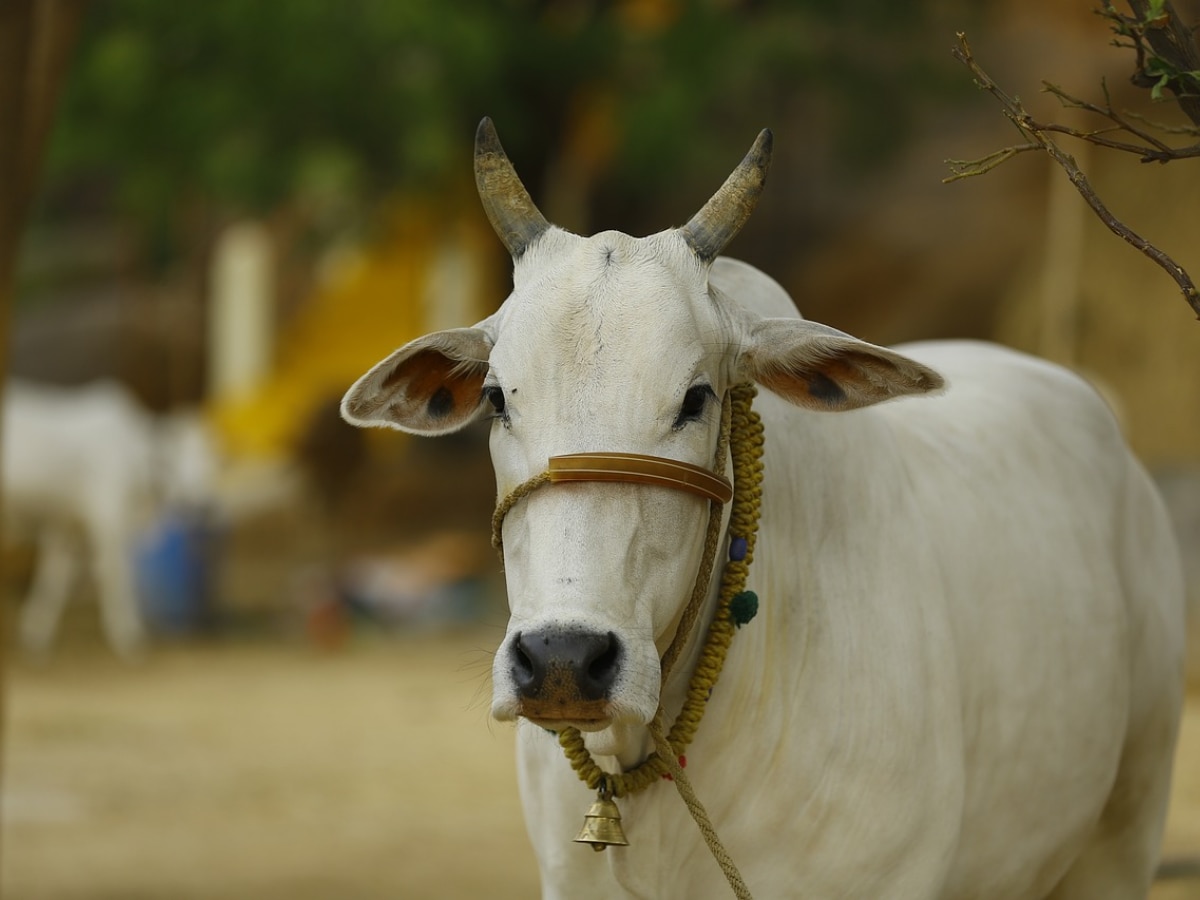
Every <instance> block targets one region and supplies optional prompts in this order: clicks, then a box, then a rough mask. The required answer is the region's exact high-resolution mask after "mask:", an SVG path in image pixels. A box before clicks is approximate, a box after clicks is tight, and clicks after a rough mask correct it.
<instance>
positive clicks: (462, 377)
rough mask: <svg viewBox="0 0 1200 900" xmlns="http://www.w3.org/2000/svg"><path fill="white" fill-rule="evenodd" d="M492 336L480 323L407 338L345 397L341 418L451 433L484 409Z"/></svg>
mask: <svg viewBox="0 0 1200 900" xmlns="http://www.w3.org/2000/svg"><path fill="white" fill-rule="evenodd" d="M491 352H492V339H491V337H490V336H489V335H488V333H487V332H486V331H484V330H483V329H482V328H454V329H451V330H449V331H438V332H434V333H433V334H427V335H425V337H422V338H417V339H416V340H415V341H413V342H411V343H409V344H405V345H404V346H403V347H401V348H400V349H399V350H397V351H396V352H395V353H393V354H392V355H391V356H389V357H388V358H387V359H385V360H383V362H381V363H379V364H378V365H376V366H375V367H374V368H373V369H371V371H369V372H368V373H367V374H366V375H364V376H363V377H362V378H360V379H358V381H356V382H355V383H354V386H353V387H352V388H350V390H349V391H347V392H346V396H345V397H344V398H343V399H342V418H344V419H345V420H346V421H347V422H349V423H350V424H351V425H358V426H360V427H366V426H383V427H386V428H396V429H398V430H400V431H406V432H408V433H410V434H422V435H437V434H449V433H450V432H452V431H458V430H459V429H460V428H462V427H464V426H465V425H467V424H468V423H469V422H471V421H472V420H474V419H475V418H476V417H477V416H479V415H480V413H481V412H482V411H483V408H484V406H483V379H484V376H486V375H487V371H488V356H489V355H490V354H491Z"/></svg>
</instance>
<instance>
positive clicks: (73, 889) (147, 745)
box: [0, 627, 1200, 900]
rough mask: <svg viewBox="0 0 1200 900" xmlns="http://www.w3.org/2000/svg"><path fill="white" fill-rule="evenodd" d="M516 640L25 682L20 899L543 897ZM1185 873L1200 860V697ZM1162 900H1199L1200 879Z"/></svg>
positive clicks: (15, 714)
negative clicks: (508, 645)
mask: <svg viewBox="0 0 1200 900" xmlns="http://www.w3.org/2000/svg"><path fill="white" fill-rule="evenodd" d="M499 637H500V631H499V629H498V627H494V628H478V627H476V628H472V629H470V630H464V631H456V632H453V633H441V634H424V635H411V636H406V637H394V636H393V637H383V636H366V637H362V636H360V637H358V638H356V639H355V640H353V641H352V642H351V643H350V644H349V645H348V646H347V647H345V648H344V649H342V650H341V651H339V652H336V653H331V652H320V651H317V650H315V649H313V648H312V647H311V646H308V645H305V644H303V643H302V642H300V641H291V642H286V641H284V642H280V641H274V642H266V641H264V640H261V639H256V640H241V641H235V642H225V643H220V644H215V643H214V644H211V645H189V646H180V647H174V648H168V649H162V650H157V651H155V652H154V653H153V655H152V656H151V657H150V658H149V659H148V660H146V661H145V662H144V663H143V664H141V665H139V666H136V667H128V666H124V665H121V664H119V663H117V662H115V661H114V660H112V659H111V658H110V657H108V656H107V655H105V654H104V653H103V651H102V650H100V649H99V648H96V649H95V650H93V651H78V652H72V653H70V654H60V655H59V656H58V657H56V658H55V659H54V660H52V662H51V663H49V664H48V665H42V666H32V665H30V664H28V663H19V664H15V665H13V666H12V668H11V669H10V672H11V684H10V713H11V715H10V720H9V722H10V724H9V735H8V744H7V775H6V781H5V784H4V803H3V844H2V854H3V858H2V868H0V872H2V877H0V887H2V888H3V896H4V898H6V900H84V898H87V900H109V898H111V900H118V898H120V900H143V898H145V900H149V898H206V900H208V898H250V897H253V898H256V900H275V898H279V900H283V898H288V900H306V898H321V900H327V898H334V897H336V898H362V900H370V898H384V897H386V898H447V900H454V898H467V897H471V898H475V897H488V898H495V900H504V898H529V897H536V896H537V878H536V874H535V869H534V863H533V857H532V853H531V851H530V849H529V846H528V844H527V841H526V837H525V832H524V827H523V825H522V820H521V814H520V810H519V806H518V801H517V791H516V783H515V775H514V769H513V746H512V745H513V740H512V738H513V731H512V729H511V728H509V727H504V726H499V725H496V724H494V723H490V722H489V720H488V716H487V699H488V698H487V683H488V681H487V671H488V669H489V667H490V660H491V649H492V647H493V646H494V645H495V643H496V642H497V641H498V639H499ZM1179 759H1180V766H1179V770H1178V777H1177V780H1176V790H1175V802H1174V806H1173V809H1172V812H1171V817H1170V822H1169V826H1168V835H1167V840H1166V852H1167V855H1168V857H1184V856H1186V857H1192V858H1196V857H1200V696H1198V695H1195V694H1193V696H1192V698H1191V701H1190V703H1189V707H1188V715H1187V721H1186V723H1185V726H1184V732H1183V739H1182V744H1181V746H1180V751H1179ZM1152 896H1153V898H1154V900H1184V898H1200V880H1192V881H1173V882H1169V883H1164V884H1162V885H1160V886H1159V887H1156V889H1155V892H1154V894H1153V895H1152Z"/></svg>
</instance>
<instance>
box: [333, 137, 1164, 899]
mask: <svg viewBox="0 0 1200 900" xmlns="http://www.w3.org/2000/svg"><path fill="white" fill-rule="evenodd" d="M485 137H486V136H485ZM485 149H486V147H485ZM756 149H758V145H756ZM484 156H485V159H484V163H483V164H482V166H483V171H484V173H485V175H486V174H487V173H488V171H489V170H488V169H487V166H488V161H487V159H486V154H484ZM752 156H753V151H752ZM477 158H478V157H477ZM747 160H748V161H750V160H751V156H748V157H747ZM748 164H749V162H744V163H743V167H742V168H740V169H739V172H738V173H735V175H734V176H731V180H730V183H727V185H726V189H723V194H719V195H718V198H714V201H712V202H710V204H709V206H707V207H705V210H703V211H702V213H701V214H699V215H698V217H697V219H694V220H693V222H690V223H689V224H688V225H687V226H685V227H684V228H683V229H679V230H676V231H671V232H664V233H662V234H659V235H653V236H651V237H648V238H643V239H633V238H629V237H627V236H625V235H620V234H617V233H606V234H601V235H596V236H594V237H592V238H579V237H576V236H574V235H568V234H566V233H564V232H561V231H559V230H557V229H553V228H550V227H548V226H545V223H544V221H542V222H538V221H534V222H533V223H532V224H530V222H529V221H527V220H525V219H520V220H518V221H516V222H513V221H510V220H509V219H508V218H506V216H507V215H508V213H507V212H505V211H504V210H503V209H502V210H500V211H499V212H497V211H496V209H495V208H492V207H489V215H490V216H492V218H493V224H495V225H496V226H497V232H498V233H499V234H500V235H501V237H502V238H504V239H505V242H506V243H507V244H508V245H509V248H510V250H512V252H513V255H514V258H515V259H516V261H517V262H516V267H515V274H514V292H513V295H512V296H511V297H510V298H509V300H508V301H507V302H506V303H505V305H504V306H503V307H502V308H501V310H500V312H499V313H497V315H496V316H494V317H492V318H491V319H489V320H487V321H485V322H483V323H480V325H478V326H476V327H475V328H473V329H461V330H459V331H457V332H445V333H441V334H438V335H432V336H429V337H427V338H424V339H420V340H419V341H417V342H414V343H413V344H411V345H408V346H407V347H405V348H402V349H401V350H399V351H397V353H396V354H394V355H393V356H392V357H390V358H389V359H388V360H385V361H384V362H383V363H381V364H380V365H379V366H377V367H376V368H375V369H374V370H372V372H370V373H368V375H366V376H364V378H363V379H361V380H360V382H359V384H358V385H356V386H355V388H354V389H353V390H352V391H351V393H350V394H349V395H348V396H347V401H346V405H345V407H344V409H345V411H346V414H347V417H348V418H350V419H351V420H352V421H355V422H358V423H360V424H385V425H390V426H392V427H400V428H403V429H405V430H409V431H414V432H418V433H438V432H442V431H447V430H452V429H453V428H455V427H460V426H461V424H464V423H465V422H466V421H468V420H469V419H470V418H472V417H473V416H474V415H476V414H477V413H478V410H479V406H480V404H481V403H482V401H481V399H480V392H482V397H484V398H486V401H487V402H488V403H490V404H491V406H492V407H493V408H494V410H495V412H496V415H497V417H498V420H499V422H498V424H497V425H496V426H495V428H494V430H493V437H492V456H493V461H494V463H495V466H496V474H497V483H498V487H499V493H500V496H501V497H502V498H504V497H506V496H507V495H509V494H510V492H512V491H514V489H518V488H519V486H520V485H522V483H523V482H525V481H526V480H527V479H529V478H531V477H532V476H536V475H537V473H538V472H539V471H541V470H542V469H544V468H545V460H546V457H547V456H551V455H557V454H564V453H576V452H581V451H595V450H609V451H628V452H635V453H642V454H648V455H653V456H658V457H669V458H672V459H677V460H681V461H687V462H690V463H692V464H697V465H702V464H705V463H707V462H708V461H710V460H711V456H712V452H713V448H714V447H715V446H716V434H717V430H718V422H719V416H717V415H715V412H714V411H715V398H716V397H719V396H721V395H722V393H723V392H724V390H725V389H726V388H727V387H728V386H729V385H730V384H733V383H737V382H739V381H743V380H754V381H757V382H759V384H760V385H762V386H764V387H766V388H768V391H764V392H761V393H760V395H759V398H758V399H757V400H756V402H755V408H756V409H757V410H758V411H759V412H760V413H761V415H762V417H763V420H764V424H765V435H766V437H765V440H766V446H765V457H764V462H765V480H764V483H763V507H762V521H761V527H760V530H759V536H758V546H757V552H756V556H755V561H754V565H753V568H752V569H751V572H750V581H749V586H750V587H751V588H753V589H754V590H755V591H756V592H757V593H758V596H759V598H760V612H759V615H758V617H757V618H756V619H754V620H753V621H751V622H750V623H749V624H748V625H746V626H745V627H743V628H742V629H741V630H740V631H739V632H738V633H737V635H736V638H735V639H734V642H733V645H732V648H731V650H730V652H729V657H728V659H727V661H726V664H725V669H724V672H723V674H722V675H721V678H720V681H719V682H718V684H717V685H716V688H715V690H714V692H713V693H712V696H711V699H710V700H709V701H708V703H707V706H706V710H705V718H704V721H703V722H702V724H701V725H700V728H699V731H698V733H697V736H696V738H695V740H694V742H693V743H692V745H691V746H690V747H689V748H688V749H687V752H686V756H687V770H686V771H687V773H688V775H689V776H690V779H691V781H692V784H693V785H694V787H695V789H696V792H697V794H698V796H699V798H700V799H701V801H702V802H703V803H704V804H705V806H706V807H707V809H708V812H709V814H710V816H711V818H712V821H713V823H714V824H715V826H716V828H717V831H718V832H719V834H720V836H721V838H722V840H723V841H724V843H725V845H726V847H727V848H728V850H729V853H730V855H731V857H732V859H733V861H734V863H735V864H736V865H737V866H738V867H739V869H740V870H741V873H742V875H743V876H744V878H745V880H746V883H747V884H748V885H749V887H750V889H751V890H752V891H753V892H754V893H755V895H756V896H758V897H761V898H776V897H797V898H810V897H813V898H816V897H846V898H860V897H863V898H866V897H870V898H875V897H880V898H883V897H886V898H889V900H891V898H897V900H906V898H912V900H934V898H947V900H950V898H964V900H965V898H968V897H970V898H980V900H1000V898H1030V900H1034V898H1043V897H1053V898H1056V900H1063V898H1091V900H1103V898H1113V900H1116V898H1128V897H1135V896H1142V895H1144V894H1145V891H1146V889H1147V886H1148V883H1149V880H1150V878H1151V876H1152V872H1153V869H1154V865H1155V862H1156V859H1157V853H1158V844H1159V839H1160V836H1161V830H1162V824H1163V818H1164V814H1165V807H1166V801H1167V794H1168V789H1169V781H1170V769H1171V756H1172V752H1173V745H1174V738H1175V734H1176V729H1177V726H1178V717H1179V708H1180V703H1181V669H1182V633H1183V628H1182V617H1183V612H1182V609H1183V601H1182V593H1183V590H1182V581H1181V577H1180V573H1179V561H1178V556H1177V551H1176V548H1175V546H1174V539H1173V535H1172V533H1171V529H1170V526H1169V524H1168V520H1167V518H1166V515H1165V513H1164V510H1163V508H1162V505H1161V503H1160V502H1159V500H1158V498H1157V496H1156V495H1155V493H1154V490H1153V488H1152V486H1151V484H1150V482H1149V480H1148V478H1147V476H1146V475H1145V473H1144V472H1143V470H1142V469H1141V468H1140V466H1139V465H1138V464H1137V462H1136V461H1135V460H1134V459H1133V457H1132V456H1131V454H1130V452H1129V451H1128V449H1127V448H1126V446H1125V444H1124V442H1123V440H1122V439H1121V437H1120V434H1119V431H1118V428H1117V425H1116V423H1115V422H1114V420H1113V417H1112V416H1111V414H1110V413H1109V411H1108V410H1107V408H1106V407H1105V406H1104V404H1103V402H1102V401H1101V400H1100V399H1099V397H1098V396H1097V395H1096V394H1095V392H1094V391H1092V390H1091V389H1090V388H1088V387H1087V386H1086V385H1085V384H1084V383H1083V382H1082V381H1080V380H1079V379H1077V378H1075V377H1074V376H1072V375H1070V374H1068V373H1066V372H1065V371H1063V370H1061V369H1058V368H1056V367H1053V366H1050V365H1047V364H1045V363H1042V362H1038V361H1036V360H1033V359H1031V358H1028V357H1025V356H1021V355H1018V354H1015V353H1012V352H1010V351H1006V350H1002V349H1000V348H997V347H993V346H990V345H984V344H978V343H966V342H962V343H930V344H918V345H912V346H909V347H905V348H900V351H901V352H900V353H896V352H892V351H888V350H885V349H883V348H877V347H872V346H870V345H866V344H863V343H861V342H858V341H855V340H854V339H852V338H849V337H848V336H846V335H842V334H840V333H838V332H834V331H832V330H831V329H827V328H824V327H823V326H820V325H816V324H813V323H806V322H803V321H802V320H800V319H799V318H798V317H797V316H796V314H795V312H794V306H793V304H792V303H791V301H790V299H789V298H788V297H787V295H786V294H785V293H784V292H783V291H782V289H781V288H779V286H778V285H776V284H775V283H774V282H773V281H771V280H770V279H769V278H768V277H767V276H765V275H763V274H761V273H759V272H757V271H756V270H754V269H752V268H751V267H749V266H745V265H743V264H740V263H735V262H732V261H727V260H717V261H716V262H713V263H710V262H709V261H708V260H710V259H711V258H712V255H715V252H712V255H709V254H710V252H711V251H713V248H714V247H715V248H716V249H719V247H720V246H722V245H723V241H725V240H727V239H728V235H727V234H720V235H718V238H717V239H712V236H711V234H710V232H711V231H712V228H713V226H712V223H711V221H710V220H709V217H708V213H709V212H710V211H711V208H712V207H713V205H714V203H716V201H717V200H718V199H719V198H721V197H722V196H725V197H726V199H728V197H734V198H735V200H734V201H731V202H734V203H744V200H743V199H739V198H743V197H744V196H745V195H746V194H747V193H748V192H750V190H751V189H752V188H753V187H754V185H753V184H751V185H750V188H747V187H746V185H747V183H748V181H747V179H751V180H752V176H753V174H754V173H753V172H752V173H751V175H746V174H745V173H744V172H743V170H744V169H746V167H747V166H748ZM477 165H478V164H477ZM752 168H753V167H752ZM739 173H742V180H741V181H740V182H739V183H737V184H734V189H733V190H732V191H730V190H727V189H728V188H729V185H730V184H732V183H734V182H735V179H737V178H738V177H739ZM487 183H488V182H487V179H486V178H482V177H481V179H480V184H481V192H483V193H484V196H485V205H487V204H488V198H487V190H488V188H487V187H486V184H487ZM518 199H520V198H519V197H518ZM525 200H526V201H527V197H526V198H525ZM723 202H724V201H723ZM512 205H513V206H514V207H516V208H521V207H523V205H524V201H522V202H521V203H518V202H515V201H514V203H513V204H512ZM718 205H719V204H718ZM726 213H728V216H730V217H732V218H733V219H734V220H736V221H737V224H740V220H741V219H740V218H739V215H740V217H741V218H744V214H745V209H744V207H741V206H739V207H738V208H737V209H735V210H734V211H733V212H732V213H729V212H728V210H726ZM718 218H720V217H718ZM698 220H699V221H698ZM734 231H736V227H735V228H734ZM697 235H699V236H697ZM939 376H940V377H939ZM942 377H944V378H945V381H946V384H947V386H946V387H945V389H944V390H939V388H940V387H941V386H942V380H941V378H942ZM710 388H711V391H710V393H711V394H712V395H713V401H714V402H713V403H707V404H706V403H705V401H704V397H703V394H704V392H705V391H708V390H709V389H710ZM697 392H699V393H697ZM906 394H913V395H918V394H929V396H926V397H924V398H921V399H914V400H909V401H904V402H896V403H885V404H882V405H876V404H879V403H880V401H882V400H886V399H889V398H891V397H895V396H903V395H906ZM782 398H786V399H782ZM797 407H800V408H797ZM519 492H520V491H519V490H518V493H519ZM706 521H707V516H706V505H705V504H703V503H702V502H700V501H698V500H697V499H696V498H695V497H692V496H689V495H685V494H683V493H679V492H671V491H668V490H664V489H661V488H653V487H645V486H640V485H632V484H583V485H552V486H549V487H538V488H536V489H534V490H533V491H531V492H530V493H529V494H528V495H527V496H522V497H521V498H520V499H519V502H517V503H515V504H513V505H512V506H511V509H509V511H508V513H507V517H506V518H505V519H504V523H503V530H502V535H503V540H504V552H505V565H506V572H507V578H508V584H509V600H510V607H511V611H512V619H511V621H510V625H509V629H508V635H507V636H506V639H505V642H504V644H502V646H501V648H500V650H499V651H498V652H497V657H496V665H495V669H494V697H493V706H492V709H493V714H494V715H495V716H496V717H497V718H500V719H511V718H519V719H520V720H521V721H520V725H519V729H518V744H519V757H520V779H521V791H522V797H523V800H524V805H525V813H526V819H527V824H528V827H529V832H530V835H531V838H532V840H533V844H534V847H535V850H536V853H537V856H538V860H539V863H540V866H541V870H542V883H543V891H544V895H545V896H546V897H548V898H590V897H595V898H613V897H622V896H627V897H641V898H689V900H690V898H705V897H714V898H716V897H725V896H728V895H729V887H728V886H727V885H726V883H725V881H724V879H723V878H722V876H721V873H720V871H719V869H718V867H717V864H716V863H715V862H714V860H713V858H712V856H711V855H710V853H709V851H708V849H707V847H706V846H705V844H704V842H703V840H702V839H701V837H700V834H699V832H698V830H697V828H696V827H695V825H694V824H693V823H692V821H691V819H690V818H689V815H688V812H687V810H686V808H685V806H684V804H683V802H682V801H681V799H680V798H679V797H678V796H676V794H675V791H674V788H673V786H672V785H671V784H669V783H666V782H660V783H656V784H653V785H651V787H649V788H648V789H646V790H645V791H644V792H641V793H636V794H633V795H632V796H627V797H622V798H619V800H620V805H621V810H622V815H623V819H624V826H625V830H626V834H627V836H628V838H629V843H630V846H629V847H627V848H619V849H613V850H610V851H608V852H606V853H603V854H598V853H591V852H589V851H587V850H585V849H583V848H581V847H580V845H578V844H575V843H573V842H572V838H573V837H574V836H575V833H576V831H577V830H578V828H579V825H580V823H581V817H582V814H583V812H584V811H585V810H586V809H587V804H588V801H589V800H590V799H591V798H592V796H593V793H592V792H591V791H590V790H589V789H587V788H586V787H585V786H584V785H583V784H582V783H581V782H580V781H579V779H578V778H577V776H576V775H575V773H574V772H573V771H572V769H571V768H570V766H569V765H568V763H567V762H566V760H565V759H564V758H563V753H562V750H561V749H560V748H559V746H558V741H557V740H556V738H555V737H554V736H553V735H552V734H550V733H548V731H547V729H551V730H554V731H558V730H560V729H561V728H563V727H566V726H577V727H579V728H580V729H581V730H582V731H584V732H586V734H585V740H586V743H587V745H588V746H589V748H590V749H591V751H592V753H593V755H594V756H595V757H596V760H597V761H598V762H599V763H600V764H601V765H602V766H603V767H604V768H605V769H606V770H608V771H621V770H626V769H628V768H630V767H632V766H635V765H636V764H637V763H638V762H639V761H640V760H642V759H644V758H645V757H646V756H647V754H649V753H650V752H651V750H652V749H653V743H652V742H651V740H650V737H649V734H648V731H647V729H646V727H645V726H646V723H647V722H648V721H649V719H650V718H651V717H652V716H653V715H654V712H655V709H656V708H657V706H658V704H659V703H660V702H661V705H662V708H663V710H664V711H665V714H666V720H667V721H668V722H669V721H671V719H672V718H673V716H674V715H675V713H676V712H677V711H678V709H679V707H680V704H681V702H682V697H683V692H684V685H685V684H686V682H687V680H688V678H689V676H690V673H691V671H692V669H693V667H694V663H695V661H696V655H697V653H698V649H699V642H700V640H701V636H702V634H703V628H701V629H699V631H698V633H697V634H694V635H693V637H692V639H691V641H690V643H689V649H688V650H687V651H686V652H685V654H684V656H683V657H682V659H681V661H680V663H679V664H678V665H677V667H676V668H675V670H674V671H673V673H672V675H671V676H670V678H669V679H668V681H667V683H666V684H665V685H662V690H661V694H660V691H659V681H658V657H659V655H660V654H661V653H662V652H663V650H664V649H665V646H666V645H667V644H668V643H669V642H670V640H671V638H672V636H673V634H674V624H675V622H676V618H677V615H678V612H679V610H680V608H681V607H682V605H683V603H684V602H685V601H686V598H687V595H688V593H689V592H690V588H691V580H692V579H693V578H694V577H695V572H696V566H697V563H698V560H699V556H700V549H699V547H700V543H701V542H702V539H703V531H704V527H705V523H706ZM722 546H724V545H722ZM715 598H716V581H715V579H714V581H713V583H712V589H711V590H710V593H709V598H708V606H707V608H706V613H707V615H706V616H705V617H702V625H703V623H704V621H707V619H708V618H711V616H712V615H713V612H712V611H713V608H714V604H715ZM545 673H549V675H548V676H547V677H546V678H545V679H543V677H542V676H543V675H544V674H545ZM550 676H555V677H557V681H554V678H551V677H550ZM572 678H573V679H574V683H575V684H576V685H577V690H574V691H573V690H567V689H564V688H563V685H564V683H565V684H567V685H568V686H570V685H571V684H572V682H571V679H572ZM564 679H566V681H565V682H564ZM543 680H545V681H546V682H547V683H549V682H551V681H554V683H555V685H556V687H555V688H554V690H550V689H547V688H545V687H544V685H543Z"/></svg>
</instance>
